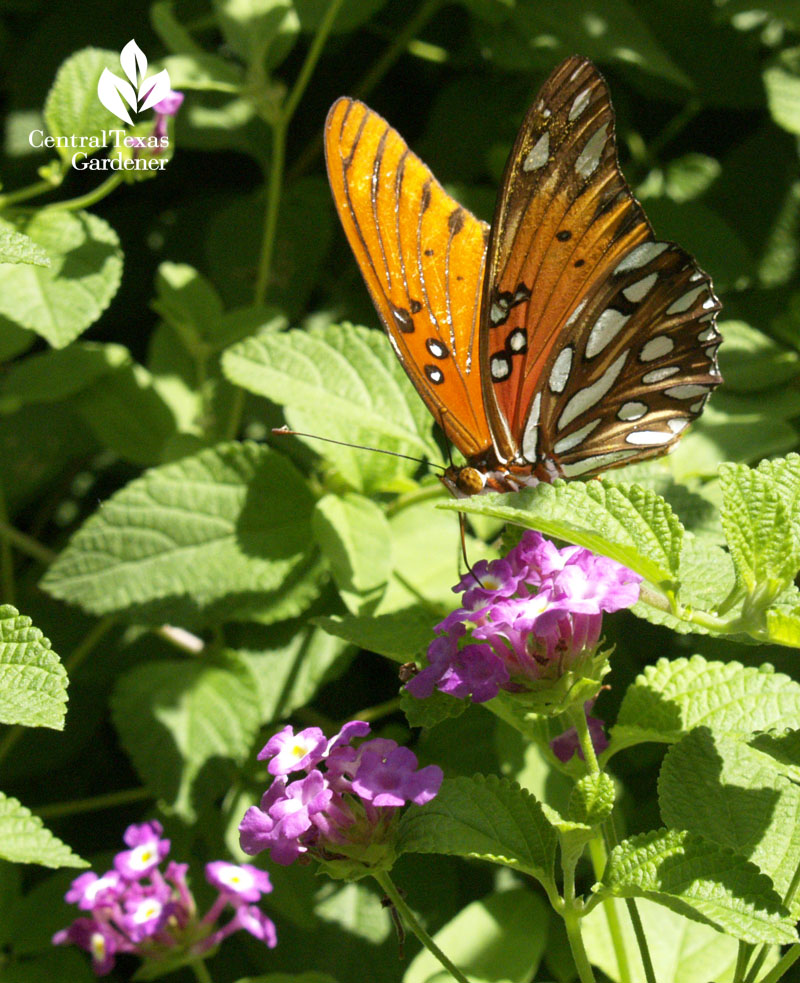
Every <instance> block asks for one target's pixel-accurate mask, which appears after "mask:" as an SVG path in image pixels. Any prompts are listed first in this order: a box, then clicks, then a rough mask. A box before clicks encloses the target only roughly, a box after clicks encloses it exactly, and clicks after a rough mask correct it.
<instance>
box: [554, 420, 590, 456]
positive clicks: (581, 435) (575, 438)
mask: <svg viewBox="0 0 800 983" xmlns="http://www.w3.org/2000/svg"><path fill="white" fill-rule="evenodd" d="M599 425H600V418H599V417H598V418H597V419H596V420H592V421H591V423H587V424H586V426H585V427H581V428H580V430H576V431H575V433H571V434H570V435H569V436H568V437H562V438H561V440H557V441H556V442H555V444H554V445H553V451H554V452H555V453H556V454H563V453H564V451H571V450H572V448H573V447H577V446H578V444H582V443H583V441H584V440H585V439H586V437H588V436H589V434H590V433H591V432H592V430H594V428H595V427H597V426H599Z"/></svg>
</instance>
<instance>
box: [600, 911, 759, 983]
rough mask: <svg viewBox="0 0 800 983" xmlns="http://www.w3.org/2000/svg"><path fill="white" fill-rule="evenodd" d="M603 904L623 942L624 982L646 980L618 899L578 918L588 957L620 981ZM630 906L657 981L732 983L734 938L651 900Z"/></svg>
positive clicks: (734, 965)
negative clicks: (635, 913)
mask: <svg viewBox="0 0 800 983" xmlns="http://www.w3.org/2000/svg"><path fill="white" fill-rule="evenodd" d="M607 904H613V905H614V908H615V909H616V912H617V920H618V922H619V924H620V926H621V928H622V941H623V946H624V950H625V952H626V954H627V957H628V966H629V967H630V976H628V977H627V979H628V980H629V981H630V983H646V981H647V977H646V976H645V972H644V968H643V966H642V962H641V956H640V955H639V946H638V943H637V941H636V935H635V933H634V931H633V926H632V925H631V921H630V915H629V914H628V910H627V908H626V907H625V905H624V904H623V903H622V902H621V901H617V900H609V901H607V902H605V903H604V904H602V905H599V906H598V907H597V908H595V909H594V910H592V911H590V912H589V914H588V915H587V916H586V918H584V919H583V920H582V921H581V929H582V934H583V941H584V944H585V946H586V953H587V955H588V956H589V960H590V962H591V963H592V965H594V966H598V967H599V968H600V969H601V970H602V971H603V972H604V973H605V974H606V975H607V976H609V977H610V978H611V979H612V980H614V983H621V980H622V979H623V977H622V975H621V973H620V970H619V964H618V962H617V953H616V949H615V944H614V939H613V938H612V935H611V932H610V931H609V928H608V916H607V914H606V905H607ZM636 907H637V909H638V911H639V916H640V918H641V920H642V924H643V926H644V934H645V936H646V937H647V947H648V949H649V950H650V956H651V958H652V960H653V965H654V966H656V967H657V970H656V971H657V973H658V983H698V981H699V980H714V981H715V983H733V980H734V972H735V969H736V958H737V952H738V943H737V942H736V940H735V939H732V938H730V937H729V936H726V935H720V933H719V932H716V931H715V930H714V929H713V928H711V927H710V926H708V925H703V924H700V923H698V922H694V921H689V920H688V919H686V918H684V917H683V916H682V915H678V914H676V913H675V912H672V911H670V910H669V909H668V908H664V907H663V906H662V905H658V904H653V903H652V902H651V901H644V900H642V899H639V900H638V901H637V902H636ZM774 962H775V957H774V956H773V957H771V958H770V959H769V960H768V962H767V966H771V965H772V964H773V963H774Z"/></svg>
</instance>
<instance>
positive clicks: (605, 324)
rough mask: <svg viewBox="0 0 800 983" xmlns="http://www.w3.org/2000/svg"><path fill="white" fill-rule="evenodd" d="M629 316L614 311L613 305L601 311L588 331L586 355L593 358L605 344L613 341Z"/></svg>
mask: <svg viewBox="0 0 800 983" xmlns="http://www.w3.org/2000/svg"><path fill="white" fill-rule="evenodd" d="M629 317H630V315H629V314H622V313H621V312H620V311H615V310H614V308H613V307H609V308H608V310H606V311H603V313H602V314H601V315H600V317H598V319H597V320H596V321H595V322H594V324H593V325H592V330H591V331H590V332H589V340H588V341H587V342H586V357H587V358H594V356H595V355H597V354H598V353H599V352H601V351H602V350H603V349H604V348H605V347H606V345H608V344H609V343H610V342H611V341H613V340H614V338H616V336H617V335H618V334H619V332H620V331H621V330H622V328H623V327H624V326H625V322H626V321H627V320H628V319H629Z"/></svg>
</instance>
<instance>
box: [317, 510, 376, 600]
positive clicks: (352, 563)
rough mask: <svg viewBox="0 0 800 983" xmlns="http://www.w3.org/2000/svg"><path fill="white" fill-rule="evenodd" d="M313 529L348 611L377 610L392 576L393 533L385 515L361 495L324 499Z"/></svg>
mask: <svg viewBox="0 0 800 983" xmlns="http://www.w3.org/2000/svg"><path fill="white" fill-rule="evenodd" d="M311 528H312V530H313V532H314V538H315V540H316V542H317V543H318V545H319V547H320V549H321V550H322V553H323V555H324V556H325V557H326V558H327V560H328V563H329V564H330V568H331V574H332V576H333V580H334V583H335V584H336V586H337V588H338V589H339V594H340V595H341V598H342V600H343V601H344V603H345V604H346V605H347V608H348V610H349V611H351V612H352V613H353V614H356V615H358V614H365V613H368V612H369V611H371V610H374V608H375V606H376V604H377V603H378V601H380V599H381V597H382V596H383V593H384V591H385V590H386V584H387V582H388V580H389V574H390V572H391V556H390V552H389V549H390V545H389V544H390V536H391V533H390V529H389V523H388V522H387V521H386V517H385V516H384V514H383V511H382V510H381V509H380V508H379V507H378V506H377V505H376V504H375V503H374V502H372V501H371V500H370V499H368V498H364V497H363V496H362V495H355V494H349V495H343V496H341V497H340V496H338V495H325V496H324V497H323V498H321V499H320V500H319V501H318V502H317V504H316V506H315V509H314V515H313V516H312V519H311Z"/></svg>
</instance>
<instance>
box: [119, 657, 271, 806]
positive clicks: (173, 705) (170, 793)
mask: <svg viewBox="0 0 800 983" xmlns="http://www.w3.org/2000/svg"><path fill="white" fill-rule="evenodd" d="M112 713H113V717H114V723H115V726H116V728H117V731H118V732H119V735H120V739H121V740H122V744H123V746H124V747H125V749H126V751H127V752H128V754H129V755H130V757H131V760H132V761H133V763H134V765H135V766H136V770H137V771H138V773H139V775H140V776H141V778H142V781H143V782H144V783H145V784H146V785H147V787H148V788H150V789H151V790H152V791H153V793H154V794H155V795H157V796H158V797H160V798H163V799H165V800H166V801H167V802H168V803H170V805H171V806H172V807H174V808H175V810H176V811H177V812H178V813H179V814H180V815H181V816H182V817H183V818H184V819H185V820H187V821H191V820H192V819H194V817H195V809H196V807H197V806H198V804H199V803H198V800H200V803H202V804H208V803H209V802H210V801H211V800H212V799H213V798H214V796H216V795H218V794H220V793H221V792H223V791H224V790H226V789H227V788H228V787H229V786H230V782H231V778H232V773H233V766H234V765H236V766H241V765H243V764H244V762H245V760H246V759H247V756H248V754H249V753H250V751H251V749H252V746H253V743H254V741H255V738H256V734H257V733H258V728H259V725H260V723H261V714H260V711H259V705H258V687H257V686H255V685H254V680H253V677H252V675H251V673H250V671H249V669H248V668H247V667H246V666H245V665H244V664H243V663H241V662H239V661H238V660H235V659H233V658H228V659H225V660H224V661H223V660H220V661H219V662H217V663H212V662H209V661H204V662H198V661H189V660H186V659H184V660H180V661H179V660H170V661H163V662H156V663H152V662H150V663H146V664H143V665H140V666H137V667H136V668H135V669H132V670H131V671H130V672H128V673H126V674H125V675H124V676H123V677H122V678H121V679H120V680H119V683H118V684H117V687H116V690H115V692H114V695H113V697H112Z"/></svg>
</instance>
